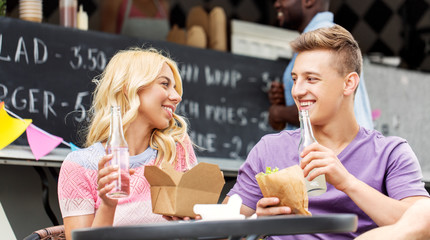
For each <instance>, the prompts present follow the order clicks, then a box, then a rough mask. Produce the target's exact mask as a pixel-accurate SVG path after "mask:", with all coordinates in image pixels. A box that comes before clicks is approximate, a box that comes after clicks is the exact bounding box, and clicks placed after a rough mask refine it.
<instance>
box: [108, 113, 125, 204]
mask: <svg viewBox="0 0 430 240" xmlns="http://www.w3.org/2000/svg"><path fill="white" fill-rule="evenodd" d="M106 153H107V154H112V160H111V161H110V162H109V164H110V165H116V166H118V179H117V180H116V181H115V187H114V188H113V189H112V191H110V192H109V193H108V194H107V196H108V197H110V198H123V197H127V196H128V195H129V194H130V173H129V171H128V165H129V153H128V145H127V142H126V141H125V137H124V132H123V129H122V119H121V107H118V106H112V107H111V118H110V132H109V138H108V140H107V142H106Z"/></svg>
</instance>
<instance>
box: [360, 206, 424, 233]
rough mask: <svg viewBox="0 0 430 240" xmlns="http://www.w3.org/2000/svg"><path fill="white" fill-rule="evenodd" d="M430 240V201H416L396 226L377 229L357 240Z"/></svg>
mask: <svg viewBox="0 0 430 240" xmlns="http://www.w3.org/2000/svg"><path fill="white" fill-rule="evenodd" d="M374 239H378V240H428V239H430V199H422V200H419V201H416V202H415V203H414V205H412V206H411V207H410V208H409V209H408V210H406V212H405V213H404V214H403V216H402V217H401V218H400V220H399V221H398V222H396V223H395V224H392V225H389V226H384V227H379V228H375V229H373V230H370V231H368V232H366V233H364V234H362V235H360V236H359V237H358V238H356V240H374Z"/></svg>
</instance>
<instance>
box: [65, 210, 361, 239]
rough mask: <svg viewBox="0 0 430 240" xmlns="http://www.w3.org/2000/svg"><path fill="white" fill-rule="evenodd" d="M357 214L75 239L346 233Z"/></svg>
mask: <svg viewBox="0 0 430 240" xmlns="http://www.w3.org/2000/svg"><path fill="white" fill-rule="evenodd" d="M357 222H358V219H357V216H356V215H355V214H324V215H315V216H299V215H288V216H270V217H261V218H256V219H245V220H224V221H218V220H217V221H202V220H200V221H176V222H166V223H153V224H145V225H136V226H117V227H102V228H87V229H78V230H74V231H72V239H73V240H87V239H91V240H98V239H99V240H101V239H103V240H113V239H121V240H138V239H139V240H145V239H152V240H156V239H217V238H227V237H229V239H241V238H243V237H246V238H247V239H258V238H260V237H261V236H266V235H291V234H306V233H343V232H353V231H355V230H356V229H357Z"/></svg>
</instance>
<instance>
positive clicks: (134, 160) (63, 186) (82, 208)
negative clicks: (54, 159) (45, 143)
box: [58, 138, 197, 226]
mask: <svg viewBox="0 0 430 240" xmlns="http://www.w3.org/2000/svg"><path fill="white" fill-rule="evenodd" d="M187 139H189V138H187ZM184 145H185V147H186V148H187V152H188V156H189V157H188V158H189V164H187V163H186V158H185V150H184V148H183V147H182V146H181V145H180V144H176V158H177V164H176V166H175V169H176V170H178V171H186V170H189V169H191V168H192V167H194V166H195V165H196V164H197V159H196V155H195V153H194V149H193V146H192V144H191V142H190V141H189V140H188V141H185V143H184ZM157 152H158V151H157V150H154V149H152V148H150V147H148V149H146V150H145V151H144V152H143V153H141V154H139V155H136V156H130V168H133V169H135V170H136V172H135V173H134V174H133V175H132V176H131V179H130V196H129V197H128V198H125V199H120V200H119V201H118V206H117V208H116V212H115V219H114V224H113V225H114V226H118V225H133V224H144V223H154V222H161V221H165V220H164V219H163V218H162V216H161V215H159V214H153V213H152V205H151V191H150V186H149V183H148V181H146V179H145V177H144V170H145V165H154V162H155V158H156V156H157ZM104 155H105V149H104V147H103V145H102V144H101V143H95V144H94V145H92V146H90V147H88V148H85V149H81V150H78V151H74V152H71V153H69V154H68V155H67V157H66V159H65V160H64V162H63V164H62V166H61V170H60V176H59V179H58V200H59V203H60V209H61V214H62V216H63V218H65V217H70V216H80V215H88V214H95V212H96V211H97V209H98V208H99V206H100V204H101V199H100V197H99V196H98V194H97V170H98V161H99V160H100V158H101V157H102V156H104Z"/></svg>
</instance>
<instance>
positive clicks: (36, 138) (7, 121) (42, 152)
mask: <svg viewBox="0 0 430 240" xmlns="http://www.w3.org/2000/svg"><path fill="white" fill-rule="evenodd" d="M9 115H12V116H13V117H14V118H13V117H11V116H9ZM31 122H32V120H31V119H22V118H20V117H19V116H18V115H16V114H15V113H13V112H11V111H10V110H8V109H6V107H5V106H4V102H0V150H1V149H2V148H4V147H6V146H7V145H9V144H10V143H12V142H13V141H15V139H17V138H18V137H19V136H21V134H22V133H23V132H24V131H25V130H27V131H26V132H27V140H28V144H29V145H30V149H31V151H32V152H33V155H34V157H35V158H36V160H39V159H40V158H41V157H43V156H46V155H47V154H48V153H50V152H51V151H52V150H54V149H55V148H56V147H57V146H58V145H59V144H60V143H63V144H64V145H66V146H68V147H69V148H70V149H71V150H72V151H76V150H79V149H80V148H79V147H78V146H76V145H75V144H73V143H71V142H70V143H68V142H65V141H64V140H63V139H62V138H61V137H57V136H55V135H52V134H50V133H48V132H46V131H44V130H42V129H40V128H38V127H37V126H35V125H34V124H31Z"/></svg>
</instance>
